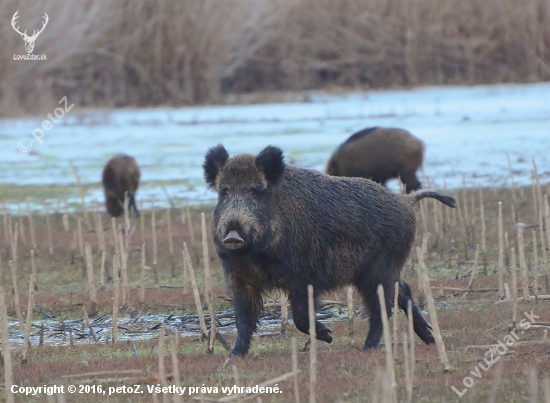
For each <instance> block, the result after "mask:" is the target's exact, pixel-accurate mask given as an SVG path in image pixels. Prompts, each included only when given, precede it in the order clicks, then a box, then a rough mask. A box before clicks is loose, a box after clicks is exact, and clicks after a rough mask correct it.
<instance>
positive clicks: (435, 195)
mask: <svg viewBox="0 0 550 403" xmlns="http://www.w3.org/2000/svg"><path fill="white" fill-rule="evenodd" d="M405 197H407V198H408V199H409V200H410V201H411V202H412V203H413V204H416V203H418V202H419V201H420V200H422V199H424V198H425V197H431V198H432V199H436V200H439V201H440V202H441V203H443V204H446V205H447V206H449V207H453V208H455V207H456V200H455V199H454V197H451V196H447V195H444V194H441V193H439V192H437V191H435V190H432V189H423V190H417V191H416V192H413V193H409V194H408V195H406V196H405Z"/></svg>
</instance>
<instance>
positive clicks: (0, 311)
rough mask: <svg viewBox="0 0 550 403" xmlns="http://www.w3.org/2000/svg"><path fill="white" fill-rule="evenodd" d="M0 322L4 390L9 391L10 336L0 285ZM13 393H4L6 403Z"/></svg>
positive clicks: (10, 400) (11, 372)
mask: <svg viewBox="0 0 550 403" xmlns="http://www.w3.org/2000/svg"><path fill="white" fill-rule="evenodd" d="M0 324H1V325H2V326H1V328H2V340H4V341H5V342H4V343H2V357H3V358H4V387H5V388H4V390H5V391H8V390H9V391H11V387H12V385H13V369H12V368H13V367H12V361H11V348H10V336H9V332H8V310H7V307H6V298H5V296H4V289H3V288H2V286H1V285H0ZM14 396H15V394H14V393H6V403H13V402H14Z"/></svg>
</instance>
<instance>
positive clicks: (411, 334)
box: [407, 300, 416, 396]
mask: <svg viewBox="0 0 550 403" xmlns="http://www.w3.org/2000/svg"><path fill="white" fill-rule="evenodd" d="M407 319H408V321H407V322H408V324H409V342H410V343H411V344H410V358H411V359H410V361H409V362H410V372H411V383H410V388H411V396H412V386H413V385H414V375H415V373H416V355H415V346H414V323H413V313H412V300H408V301H407Z"/></svg>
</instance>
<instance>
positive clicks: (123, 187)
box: [102, 154, 140, 217]
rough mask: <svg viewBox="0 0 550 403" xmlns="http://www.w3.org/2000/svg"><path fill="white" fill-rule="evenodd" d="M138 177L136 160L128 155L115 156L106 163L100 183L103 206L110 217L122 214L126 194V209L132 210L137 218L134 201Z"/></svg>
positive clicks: (137, 213)
mask: <svg viewBox="0 0 550 403" xmlns="http://www.w3.org/2000/svg"><path fill="white" fill-rule="evenodd" d="M139 177H140V172H139V167H138V165H137V164H136V160H135V159H134V158H133V157H130V156H129V155H124V154H117V155H115V156H114V157H113V158H111V159H110V160H109V162H107V165H105V168H104V169H103V175H102V182H103V190H104V191H105V206H106V207H107V212H108V213H109V214H110V215H111V216H112V217H118V216H120V215H121V214H122V213H123V212H124V192H128V198H129V204H128V208H129V209H132V208H133V209H134V213H135V215H136V217H138V216H139V212H138V209H137V206H136V200H135V194H136V191H137V188H138V186H139Z"/></svg>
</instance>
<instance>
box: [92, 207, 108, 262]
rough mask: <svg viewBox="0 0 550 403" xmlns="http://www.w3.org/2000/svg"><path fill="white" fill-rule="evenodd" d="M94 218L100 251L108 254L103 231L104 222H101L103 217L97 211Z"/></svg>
mask: <svg viewBox="0 0 550 403" xmlns="http://www.w3.org/2000/svg"><path fill="white" fill-rule="evenodd" d="M94 218H95V231H96V234H97V242H98V244H99V250H101V251H102V252H107V248H106V245H105V232H104V231H103V222H102V221H101V215H100V214H99V211H97V209H96V211H95V212H94Z"/></svg>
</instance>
